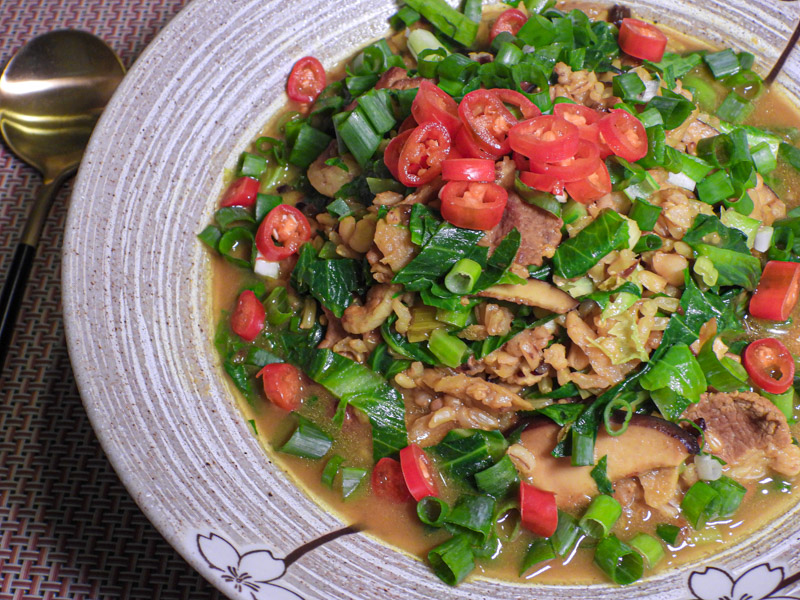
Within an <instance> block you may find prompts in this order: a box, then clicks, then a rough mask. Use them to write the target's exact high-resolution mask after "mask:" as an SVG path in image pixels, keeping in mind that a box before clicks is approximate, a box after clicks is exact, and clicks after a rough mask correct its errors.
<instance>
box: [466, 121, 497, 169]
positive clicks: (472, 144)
mask: <svg viewBox="0 0 800 600" xmlns="http://www.w3.org/2000/svg"><path fill="white" fill-rule="evenodd" d="M455 149H456V150H458V151H459V152H460V153H461V154H462V155H463V156H464V157H465V158H488V159H489V160H493V161H494V160H498V159H499V158H500V157H501V156H503V155H502V154H495V153H493V152H486V151H485V150H483V149H482V148H480V147H478V143H477V142H476V141H475V138H474V137H473V136H472V133H471V132H470V130H469V128H467V127H462V128H461V129H459V130H458V133H457V134H456V137H455Z"/></svg>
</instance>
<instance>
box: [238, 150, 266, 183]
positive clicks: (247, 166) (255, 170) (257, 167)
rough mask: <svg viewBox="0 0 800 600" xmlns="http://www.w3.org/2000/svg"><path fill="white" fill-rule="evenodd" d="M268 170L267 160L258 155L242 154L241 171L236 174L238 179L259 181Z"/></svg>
mask: <svg viewBox="0 0 800 600" xmlns="http://www.w3.org/2000/svg"><path fill="white" fill-rule="evenodd" d="M266 170H267V159H266V158H264V157H263V156H259V155H258V154H251V153H250V152H242V158H241V160H240V161H239V171H238V172H237V173H236V176H237V177H253V178H254V179H258V178H259V177H261V174H262V173H263V172H264V171H266Z"/></svg>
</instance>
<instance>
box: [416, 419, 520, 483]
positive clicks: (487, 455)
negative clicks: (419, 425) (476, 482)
mask: <svg viewBox="0 0 800 600" xmlns="http://www.w3.org/2000/svg"><path fill="white" fill-rule="evenodd" d="M506 446H507V442H506V440H505V438H503V434H501V433H500V432H499V431H483V430H478V429H453V430H451V431H449V432H448V433H447V435H446V436H445V437H444V439H443V440H442V441H441V442H439V443H438V444H436V445H435V446H433V447H432V448H431V450H432V451H433V453H434V454H436V455H437V456H438V457H439V458H440V459H441V460H439V461H438V464H439V466H440V467H441V468H442V469H443V470H444V471H446V472H448V473H450V474H451V475H453V476H455V477H459V478H461V479H467V478H468V477H470V476H472V475H474V474H475V473H477V472H478V471H483V470H484V469H487V468H489V467H490V466H492V465H493V464H494V463H495V461H497V460H498V459H499V458H500V457H501V456H502V455H503V453H504V452H505V450H506Z"/></svg>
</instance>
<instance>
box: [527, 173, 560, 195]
mask: <svg viewBox="0 0 800 600" xmlns="http://www.w3.org/2000/svg"><path fill="white" fill-rule="evenodd" d="M519 180H520V181H521V182H522V183H524V184H525V185H527V186H528V187H531V188H533V189H535V190H539V191H540V192H547V193H549V194H555V195H559V194H563V193H564V182H563V181H561V180H560V179H557V178H555V177H553V176H552V175H545V174H543V173H533V172H532V171H520V172H519Z"/></svg>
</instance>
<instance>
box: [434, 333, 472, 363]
mask: <svg viewBox="0 0 800 600" xmlns="http://www.w3.org/2000/svg"><path fill="white" fill-rule="evenodd" d="M428 348H429V349H430V351H431V352H432V353H433V355H434V356H435V357H436V358H437V360H438V361H439V362H440V363H442V364H443V365H445V366H447V367H451V368H456V367H458V366H460V365H461V363H462V362H463V360H464V356H465V355H466V354H467V351H468V350H469V348H468V347H467V345H466V344H465V343H464V342H463V341H462V340H460V339H459V338H457V337H454V336H451V335H448V333H447V330H446V329H444V328H439V329H434V330H433V332H432V333H431V337H430V339H429V340H428Z"/></svg>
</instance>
